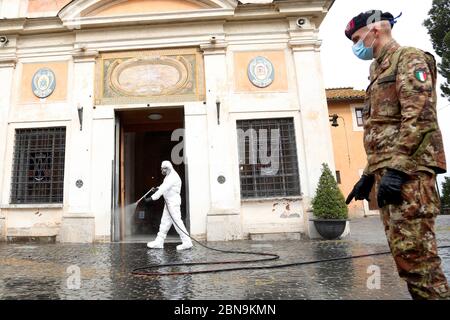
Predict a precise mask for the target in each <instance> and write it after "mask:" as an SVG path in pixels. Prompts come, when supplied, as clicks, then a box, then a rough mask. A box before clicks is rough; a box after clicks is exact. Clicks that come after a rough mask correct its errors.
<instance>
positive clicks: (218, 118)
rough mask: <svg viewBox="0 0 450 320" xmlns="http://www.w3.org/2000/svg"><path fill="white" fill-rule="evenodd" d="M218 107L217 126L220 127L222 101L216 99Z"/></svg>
mask: <svg viewBox="0 0 450 320" xmlns="http://www.w3.org/2000/svg"><path fill="white" fill-rule="evenodd" d="M216 107H217V124H218V125H220V99H219V97H217V98H216Z"/></svg>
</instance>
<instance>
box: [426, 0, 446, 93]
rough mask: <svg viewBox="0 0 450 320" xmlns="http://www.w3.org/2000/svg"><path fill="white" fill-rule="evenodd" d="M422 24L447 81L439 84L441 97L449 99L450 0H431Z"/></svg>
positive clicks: (440, 69) (440, 70)
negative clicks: (426, 30)
mask: <svg viewBox="0 0 450 320" xmlns="http://www.w3.org/2000/svg"><path fill="white" fill-rule="evenodd" d="M428 15H429V18H428V19H426V20H425V22H424V25H425V27H426V28H427V29H428V34H429V35H430V37H431V41H432V42H433V47H434V50H435V51H436V53H437V54H438V55H439V56H440V57H441V58H442V63H440V64H439V72H440V73H441V74H442V76H443V77H444V79H446V80H447V81H446V82H445V83H444V84H443V85H442V86H441V89H442V92H443V95H442V96H443V97H447V98H448V99H449V100H450V0H433V6H432V8H431V10H430V12H429V13H428Z"/></svg>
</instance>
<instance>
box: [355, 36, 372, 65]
mask: <svg viewBox="0 0 450 320" xmlns="http://www.w3.org/2000/svg"><path fill="white" fill-rule="evenodd" d="M370 31H371V30H369V32H370ZM369 32H367V33H366V35H365V36H364V38H363V39H361V40H359V41H358V42H357V43H355V44H354V45H353V53H354V54H355V56H357V57H358V58H360V59H361V60H372V59H373V58H374V55H373V44H374V43H375V40H376V39H373V42H372V44H371V45H370V47H369V48H367V47H366V46H365V45H364V39H365V38H366V37H367V35H368V34H369Z"/></svg>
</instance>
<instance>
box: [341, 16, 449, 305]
mask: <svg viewBox="0 0 450 320" xmlns="http://www.w3.org/2000/svg"><path fill="white" fill-rule="evenodd" d="M395 22H396V19H394V17H393V16H392V14H390V13H383V12H381V11H378V10H372V11H368V12H365V13H361V14H360V15H358V16H356V17H354V18H353V19H352V20H351V21H350V22H349V24H348V25H347V29H346V31H345V34H346V36H347V37H348V38H349V39H350V40H352V41H353V42H354V46H353V51H354V53H355V55H356V56H358V57H359V58H361V59H363V60H372V59H374V61H373V63H372V65H371V67H370V85H369V87H368V89H367V93H366V101H365V107H364V110H363V119H364V147H365V150H366V153H367V162H368V164H367V167H366V169H365V171H364V174H363V176H362V177H361V179H360V181H359V182H358V183H357V184H356V185H355V187H354V188H353V191H352V192H351V193H350V195H349V196H348V198H347V204H349V203H350V201H351V200H352V199H353V198H355V199H356V200H363V199H366V200H369V194H370V191H371V189H372V187H373V185H375V190H376V192H377V201H378V205H379V207H380V208H381V219H382V221H383V224H384V227H385V232H386V236H387V239H388V243H389V246H390V249H391V252H392V255H393V257H394V260H395V262H396V265H397V269H398V272H399V275H400V277H402V278H403V279H404V280H406V282H407V285H408V289H409V292H410V293H411V296H412V297H413V299H443V298H448V297H449V296H450V293H449V288H448V283H447V279H446V278H445V275H444V273H443V272H442V269H441V259H440V258H439V255H438V252H437V245H436V238H435V232H434V224H435V219H436V216H437V215H438V214H439V211H440V200H439V197H438V195H437V191H436V187H435V184H436V174H440V173H445V172H446V161H445V155H444V148H443V143H442V135H441V132H440V130H439V127H438V122H437V116H436V89H435V87H436V74H437V71H436V62H435V60H434V57H433V56H432V55H431V54H429V53H425V52H423V51H421V50H419V49H416V48H410V47H401V46H399V44H398V43H397V42H396V41H395V40H394V39H393V38H392V35H391V29H392V27H393V26H394V24H395Z"/></svg>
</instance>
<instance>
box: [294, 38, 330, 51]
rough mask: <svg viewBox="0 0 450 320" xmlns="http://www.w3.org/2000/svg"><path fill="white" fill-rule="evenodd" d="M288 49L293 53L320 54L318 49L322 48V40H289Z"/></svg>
mask: <svg viewBox="0 0 450 320" xmlns="http://www.w3.org/2000/svg"><path fill="white" fill-rule="evenodd" d="M288 45H289V47H290V48H291V49H292V51H293V52H301V51H315V52H320V47H321V46H322V40H314V39H310V40H290V41H289V42H288Z"/></svg>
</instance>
